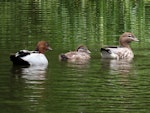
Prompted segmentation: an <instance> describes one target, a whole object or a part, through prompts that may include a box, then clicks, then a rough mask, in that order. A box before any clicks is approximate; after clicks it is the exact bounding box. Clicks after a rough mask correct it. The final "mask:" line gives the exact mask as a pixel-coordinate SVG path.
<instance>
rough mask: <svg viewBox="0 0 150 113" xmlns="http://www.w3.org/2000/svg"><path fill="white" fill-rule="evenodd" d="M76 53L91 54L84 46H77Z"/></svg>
mask: <svg viewBox="0 0 150 113" xmlns="http://www.w3.org/2000/svg"><path fill="white" fill-rule="evenodd" d="M77 52H85V53H88V54H90V53H91V52H90V51H89V50H88V48H87V47H85V46H83V45H81V46H79V47H78V48H77Z"/></svg>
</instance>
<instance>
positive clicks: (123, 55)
mask: <svg viewBox="0 0 150 113" xmlns="http://www.w3.org/2000/svg"><path fill="white" fill-rule="evenodd" d="M132 41H139V40H138V39H137V38H136V37H135V36H134V35H133V34H132V33H130V32H125V33H123V34H122V35H121V36H120V38H119V43H120V46H110V47H104V48H101V57H102V58H111V59H132V58H134V54H133V52H132V50H131V48H130V45H129V44H130V43H131V42H132Z"/></svg>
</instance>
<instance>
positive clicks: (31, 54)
mask: <svg viewBox="0 0 150 113" xmlns="http://www.w3.org/2000/svg"><path fill="white" fill-rule="evenodd" d="M47 50H52V48H51V47H50V46H49V44H48V42H46V41H39V42H38V43H37V46H36V49H35V51H28V50H20V51H18V52H17V53H15V54H12V55H10V60H11V61H12V62H13V64H14V65H32V66H33V65H48V60H47V58H46V57H45V55H44V53H45V51H47Z"/></svg>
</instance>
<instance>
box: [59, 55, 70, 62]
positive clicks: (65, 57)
mask: <svg viewBox="0 0 150 113" xmlns="http://www.w3.org/2000/svg"><path fill="white" fill-rule="evenodd" d="M59 59H60V60H62V61H66V60H68V57H67V56H66V55H64V54H61V55H60V56H59Z"/></svg>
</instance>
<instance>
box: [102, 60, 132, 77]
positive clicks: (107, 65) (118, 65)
mask: <svg viewBox="0 0 150 113" xmlns="http://www.w3.org/2000/svg"><path fill="white" fill-rule="evenodd" d="M101 63H102V69H104V70H109V72H110V74H122V75H126V74H129V73H130V72H131V71H132V63H133V61H132V60H131V59H130V60H129V59H120V60H117V59H101Z"/></svg>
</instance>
